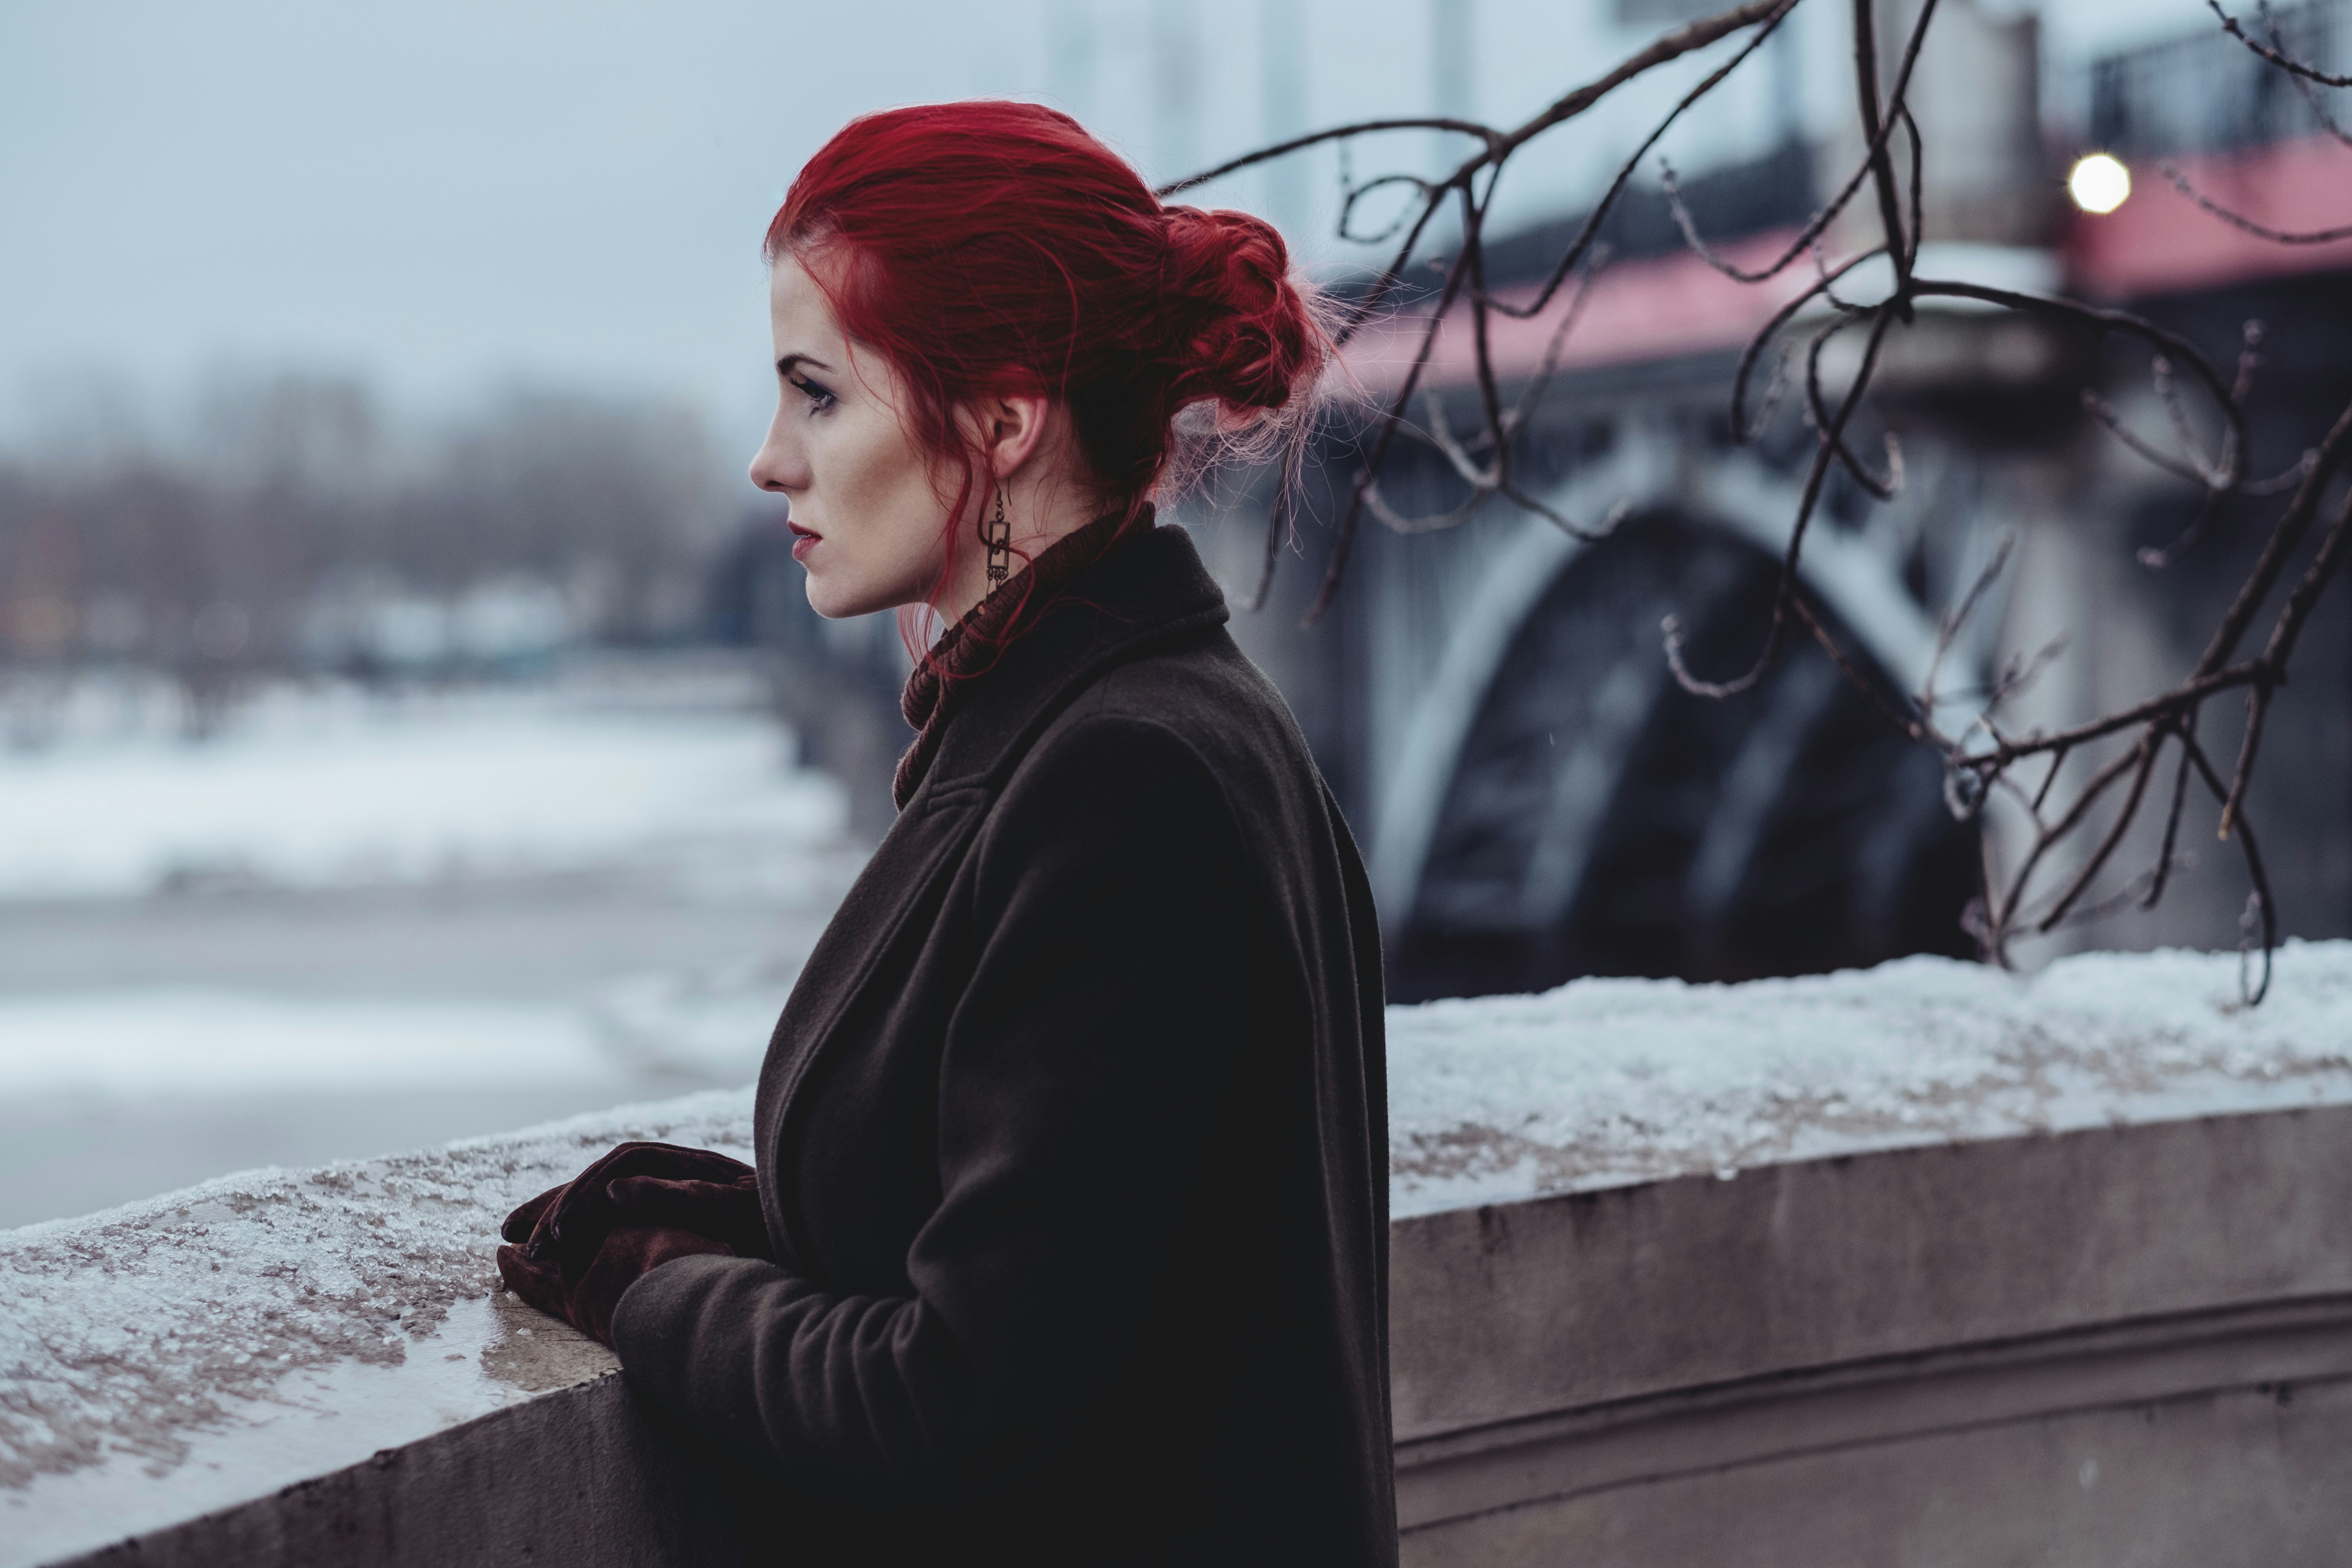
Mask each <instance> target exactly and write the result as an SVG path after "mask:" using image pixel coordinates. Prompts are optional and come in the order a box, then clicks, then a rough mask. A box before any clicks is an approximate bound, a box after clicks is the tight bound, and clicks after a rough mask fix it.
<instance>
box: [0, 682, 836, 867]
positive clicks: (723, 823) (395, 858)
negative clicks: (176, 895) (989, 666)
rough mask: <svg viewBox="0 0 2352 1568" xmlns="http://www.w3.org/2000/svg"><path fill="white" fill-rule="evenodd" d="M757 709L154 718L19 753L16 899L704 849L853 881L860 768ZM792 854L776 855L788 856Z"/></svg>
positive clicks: (533, 694)
mask: <svg viewBox="0 0 2352 1568" xmlns="http://www.w3.org/2000/svg"><path fill="white" fill-rule="evenodd" d="M791 751H792V742H791V738H790V736H789V735H788V734H786V733H785V732H784V731H782V730H780V729H779V728H778V727H777V726H776V725H775V724H774V723H773V722H772V721H769V720H768V719H766V718H765V717H763V716H762V715H761V714H760V713H758V712H756V711H725V710H716V711H714V710H686V711H663V710H658V709H646V708H622V707H615V706H614V705H613V704H612V703H611V702H610V701H609V700H607V701H605V702H603V703H592V702H588V701H584V700H569V699H567V697H566V696H565V694H564V693H562V692H560V691H547V690H539V689H519V690H514V691H485V692H472V693H458V694H444V695H437V696H430V697H425V696H413V697H406V698H399V699H392V698H383V697H375V696H369V695H367V694H364V693H362V692H360V691H358V690H356V689H343V688H329V689H323V690H320V691H315V692H309V693H303V692H295V691H283V692H278V693H274V694H272V696H271V697H270V699H269V700H264V701H260V702H257V703H256V704H255V705H254V706H253V708H252V710H250V711H249V712H247V713H245V714H243V715H241V716H240V718H239V720H238V721H237V722H236V725H235V726H234V727H233V728H232V729H231V730H230V731H227V732H226V733H224V734H223V735H221V736H219V737H216V738H215V739H214V740H211V741H208V742H203V743H197V744H191V743H188V742H183V741H179V740H176V739H173V738H172V737H171V736H170V735H168V734H165V733H162V732H158V731H156V730H155V729H153V728H152V727H151V726H149V725H146V724H144V723H142V724H138V725H135V726H131V727H128V728H126V729H125V730H123V731H121V732H119V733H113V734H108V733H105V732H96V733H90V732H82V733H77V734H75V735H74V736H73V737H71V738H70V739H69V740H68V741H67V742H63V743H60V744H58V745H55V746H52V747H50V748H48V749H47V750H42V751H33V752H9V753H5V754H0V821H5V822H8V823H10V824H12V825H15V826H14V830H13V831H11V832H10V833H9V834H7V835H5V837H0V897H6V898H39V897H109V896H127V895H136V894H143V893H148V892H152V891H155V890H157V889H169V888H173V887H177V886H185V885H191V884H203V883H209V882H230V883H257V884H262V885H268V886H280V887H293V888H316V887H328V886H341V885H350V884H380V883H407V882H419V881H433V880H443V879H464V878H471V877H484V876H513V875H521V874H543V873H548V872H562V871H574V870H581V869H587V868H604V867H609V866H615V865H620V866H628V865H635V864H638V863H653V864H658V865H661V866H663V867H672V866H677V865H680V864H683V865H684V866H685V868H687V869H688V870H692V869H693V868H696V867H697V866H700V867H701V868H703V869H704V870H705V871H707V873H708V874H709V877H711V878H714V879H720V880H723V881H729V882H735V883H741V882H747V881H750V882H757V883H759V884H761V886H762V887H765V886H766V885H768V884H776V883H781V885H782V891H784V892H785V893H787V894H790V893H792V892H793V891H794V890H795V889H796V887H797V886H798V884H799V883H805V884H806V887H805V888H804V889H799V890H801V891H804V892H806V893H808V894H809V895H810V896H821V895H822V894H824V893H827V892H830V893H831V894H833V895H835V896H837V895H838V892H839V887H838V885H837V884H838V883H839V882H840V881H841V878H840V876H839V872H838V868H835V867H831V866H828V865H824V864H821V863H808V864H804V862H811V861H812V857H814V858H815V860H816V861H818V862H821V861H822V860H823V859H824V857H823V856H822V855H820V854H818V853H817V852H819V851H824V850H832V849H837V848H838V841H839V840H840V837H841V834H842V830H843V826H844V824H845V820H846V807H845V799H844V797H843V795H842V791H841V787H840V785H839V784H837V783H835V781H834V780H832V779H830V778H827V777H825V776H824V775H822V774H819V773H807V772H801V771H796V770H794V769H793V767H792V766H791ZM771 862H773V864H771Z"/></svg>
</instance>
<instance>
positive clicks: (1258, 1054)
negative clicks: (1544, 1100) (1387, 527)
mask: <svg viewBox="0 0 2352 1568" xmlns="http://www.w3.org/2000/svg"><path fill="white" fill-rule="evenodd" d="M1225 618H1226V612H1225V605H1224V600H1223V595H1221V594H1220V593H1219V592H1218V590H1217V587H1216V584H1214V583H1213V581H1212V580H1211V579H1210V577H1209V576H1208V574H1206V573H1205V572H1204V571H1203V570H1202V565H1201V562H1200V558H1199V556H1198V555H1197V554H1195V552H1193V549H1192V542H1190V540H1188V539H1187V538H1186V537H1185V535H1184V534H1183V533H1182V532H1181V531H1179V530H1177V529H1173V528H1150V529H1146V530H1145V531H1142V532H1140V533H1139V534H1136V535H1134V536H1132V537H1130V538H1129V539H1128V540H1126V541H1124V542H1120V543H1118V544H1117V545H1115V546H1113V547H1112V548H1111V549H1110V550H1109V552H1108V553H1107V554H1106V555H1104V556H1103V557H1102V558H1101V559H1100V560H1098V561H1097V562H1095V563H1093V564H1091V565H1088V566H1086V567H1083V568H1081V569H1079V570H1078V572H1077V573H1076V574H1074V575H1073V576H1072V577H1071V579H1070V580H1069V581H1068V583H1067V584H1066V586H1065V588H1064V590H1063V594H1062V595H1061V596H1060V598H1059V600H1058V601H1057V602H1056V604H1055V607H1054V608H1053V609H1051V610H1050V611H1049V612H1048V613H1047V614H1046V615H1045V616H1044V617H1043V618H1042V620H1040V621H1039V622H1038V624H1037V625H1036V626H1035V627H1034V629H1033V630H1031V631H1030V632H1028V633H1027V634H1026V635H1025V636H1024V637H1022V638H1021V639H1020V640H1018V641H1017V642H1015V643H1014V644H1013V646H1012V647H1010V648H1009V649H1007V650H1006V651H1005V653H1004V654H1003V657H1002V658H1001V659H1000V660H999V662H998V663H997V665H996V668H993V669H992V670H990V671H989V672H988V673H987V674H986V675H984V676H982V677H981V678H979V679H977V680H975V681H974V682H973V684H972V685H971V687H969V688H968V689H967V690H966V691H965V692H964V693H963V694H962V700H961V706H960V707H958V708H957V709H956V710H955V711H954V712H953V714H952V716H951V718H950V720H949V721H948V723H947V726H946V730H945V732H944V735H943V737H942V739H941V743H940V750H939V752H938V755H937V758H936V760H935V761H934V762H933V763H932V765H931V767H930V769H929V772H928V773H926V775H925V776H924V778H923V780H922V783H921V784H920V785H919V787H918V789H917V790H916V792H915V794H914V795H913V796H912V798H911V799H910V800H909V801H908V805H907V808H906V810H905V812H904V813H903V814H902V815H901V816H899V818H898V822H897V824H896V825H895V826H893V827H892V828H891V830H890V832H889V834H888V836H887V837H885V838H884V839H883V841H882V844H881V846H880V847H879V848H877V850H876V852H875V855H874V858H873V860H872V861H871V863H870V864H869V865H868V866H867V867H866V872H865V874H864V875H863V876H862V877H861V878H860V879H858V881H857V884H856V887H855V888H854V889H851V891H850V893H849V895H848V898H847V899H846V900H845V902H844V904H843V905H842V909H841V911H840V913H839V914H838V915H837V916H836V917H835V920H834V921H833V924H832V926H831V927H830V928H829V929H828V930H827V931H826V932H825V934H824V938H823V939H822V940H821V941H820V942H818V944H817V946H816V949H815V951H814V952H813V953H812V954H811V955H810V958H809V961H808V964H807V967H806V969H805V970H804V971H803V974H802V978H801V981H800V984H799V985H798V986H797V987H796V988H795V989H794V991H793V996H792V999H791V1001H790V1002H789V1003H788V1004H787V1005H786V1006H785V1008H784V1013H783V1016H782V1020H781V1021H780V1022H779V1023H778V1025H777V1026H776V1033H775V1037H774V1039H773V1041H772V1044H771V1045H770V1047H769V1051H768V1058H767V1062H766V1065H765V1067H764V1068H762V1070H761V1076H760V1087H759V1099H758V1111H757V1121H756V1126H757V1137H758V1148H759V1157H758V1165H759V1184H760V1194H761V1201H762V1205H763V1206H764V1209H765V1213H766V1216H767V1223H768V1229H769V1232H770V1235H771V1237H772V1241H773V1244H774V1247H775V1253H776V1258H777V1259H778V1261H776V1262H775V1263H769V1262H766V1261H764V1260H761V1259H755V1258H719V1257H695V1258H681V1259H678V1260H677V1261H675V1262H671V1263H667V1264H665V1265H663V1266H662V1267H660V1268H656V1269H655V1270H653V1271H652V1272H651V1273H649V1274H647V1275H646V1276H645V1278H643V1279H640V1280H639V1281H637V1283H636V1284H635V1285H634V1286H632V1287H631V1288H630V1289H629V1290H628V1292H627V1294H625V1296H624V1297H623V1298H622V1300H621V1303H620V1307H619V1310H618V1312H617V1313H616V1315H615V1317H614V1342H615V1343H616V1345H617V1346H618V1348H619V1351H620V1355H621V1361H622V1364H623V1366H624V1367H625V1370H626V1372H627V1375H628V1378H629V1381H630V1383H631V1384H632V1385H633V1386H634V1387H635V1389H637V1390H638V1391H639V1392H640V1393H641V1394H643V1395H644V1397H646V1399H647V1400H649V1401H650V1402H651V1403H652V1404H653V1405H655V1406H656V1410H657V1411H658V1412H659V1413H661V1414H662V1415H665V1416H666V1417H667V1418H668V1419H669V1420H670V1421H671V1422H672V1423H673V1424H675V1425H676V1426H678V1427H680V1428H682V1429H684V1430H685V1431H687V1432H688V1433H690V1434H692V1435H694V1436H697V1437H698V1438H699V1439H701V1440H702V1441H703V1442H705V1443H707V1444H709V1446H711V1447H713V1448H715V1449H716V1450H718V1451H719V1453H720V1454H721V1455H723V1456H726V1457H728V1458H731V1459H732V1460H734V1461H735V1462H736V1463H737V1464H738V1465H739V1466H740V1468H742V1469H743V1470H744V1471H745V1472H746V1474H747V1476H748V1477H749V1478H750V1479H748V1480H747V1483H746V1491H747V1495H748V1497H749V1498H750V1502H749V1504H748V1506H749V1507H750V1508H751V1510H752V1516H751V1517H752V1522H751V1530H752V1531H753V1534H754V1537H755V1539H756V1540H758V1541H759V1542H761V1543H762V1546H763V1548H764V1547H767V1546H770V1545H772V1549H773V1550H774V1552H775V1554H776V1560H777V1561H779V1562H782V1563H793V1564H814V1563H832V1562H836V1561H838V1562H856V1563H879V1562H896V1561H921V1562H941V1563H960V1562H980V1561H1018V1562H1022V1563H1037V1564H1045V1563H1120V1564H1128V1563H1184V1564H1203V1563H1219V1564H1231V1563H1280V1564H1284V1565H1286V1568H1297V1565H1300V1564H1308V1563H1345V1564H1357V1563H1394V1562H1395V1560H1396V1552H1397V1546H1396V1516H1395V1499H1394V1492H1393V1485H1392V1479H1391V1457H1390V1453H1391V1451H1390V1427H1389V1405H1388V1353H1387V1278H1388V1274H1387V1269H1388V1181H1387V1172H1388V1160H1387V1155H1388V1142H1387V1094H1386V1084H1385V1066H1384V1061H1383V1054H1382V1053H1383V1039H1382V1033H1381V981H1380V973H1381V966H1380V949H1379V937H1378V932H1377V931H1376V930H1375V927H1374V923H1373V915H1372V906H1371V899H1370V890H1369V889H1368V888H1367V886H1366V883H1365V879H1364V874H1363V868H1362V866H1361V863H1360V861H1359V859H1358V858H1357V854H1356V849H1355V846H1354V844H1353V843H1352V841H1351V840H1350V839H1349V835H1348V830H1347V828H1346V826H1344V825H1343V824H1342V823H1341V821H1340V818H1339V811H1338V809H1337V807H1336V806H1335V805H1333V804H1332V801H1331V797H1330V795H1329V794H1328V791H1326V789H1325V788H1324V786H1323V784H1322V780H1321V778H1320V776H1319V775H1318V773H1317V772H1316V770H1315V766H1314V763H1312V761H1311V760H1310V759H1309V758H1308V755H1307V749H1306V746H1305V744H1304V743H1303V742H1302V741H1301V740H1300V738H1299V735H1298V731H1297V728H1296V726H1295V725H1294V724H1293V722H1292V721H1291V718H1290V714H1289V711H1288V710H1287V709H1286V707H1285V706H1284V704H1283V702H1282V700H1281V698H1280V697H1279V696H1278V695H1276V692H1275V690H1274V689H1273V688H1272V686H1271V685H1269V684H1268V683H1267V681H1266V680H1265V677H1264V676H1262V675H1261V674H1260V673H1259V672H1258V670H1257V669H1256V668H1255V667H1254V666H1253V665H1252V664H1251V663H1250V662H1249V660H1248V659H1247V658H1244V657H1243V655H1242V653H1241V651H1240V649H1239V648H1237V647H1234V642H1233V639H1232V638H1231V637H1229V636H1227V634H1226V632H1225V630H1224V626H1223V623H1224V621H1225Z"/></svg>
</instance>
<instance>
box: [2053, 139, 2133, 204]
mask: <svg viewBox="0 0 2352 1568" xmlns="http://www.w3.org/2000/svg"><path fill="white" fill-rule="evenodd" d="M2066 194H2067V195H2070V196H2072V197H2074V205H2076V206H2078V207H2081V208H2082V209H2083V210H2084V212H2086V213H2111V212H2113V211H2115V210H2116V208H2117V207H2119V206H2121V205H2124V203H2125V202H2126V201H2127V200H2128V199H2130V196H2131V171H2130V170H2129V169H2126V168H2125V167H2124V165H2123V161H2122V160H2121V159H2119V158H2116V157H2114V156H2111V155H2110V154H2108V153H2090V154H2088V155H2086V156H2084V157H2081V158H2077V159H2076V160H2075V161H2074V170H2073V171H2072V172H2071V173H2070V174H2067V176H2066Z"/></svg>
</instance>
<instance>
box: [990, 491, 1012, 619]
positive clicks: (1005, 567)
mask: <svg viewBox="0 0 2352 1568" xmlns="http://www.w3.org/2000/svg"><path fill="white" fill-rule="evenodd" d="M1012 572H1013V525H1012V524H1011V523H1009V522H1007V521H1005V520H1004V487H1003V485H999V486H997V487H996V515H995V516H994V517H993V518H991V519H990V520H989V523H988V586H989V589H990V591H991V592H993V591H994V590H996V589H998V588H1001V587H1003V585H1004V579H1005V578H1006V577H1008V576H1010V575H1011V574H1012Z"/></svg>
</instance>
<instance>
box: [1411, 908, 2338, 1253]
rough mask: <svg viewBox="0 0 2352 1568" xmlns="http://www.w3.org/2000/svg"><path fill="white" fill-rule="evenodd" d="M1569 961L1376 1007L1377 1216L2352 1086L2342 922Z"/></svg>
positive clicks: (2272, 1102)
mask: <svg viewBox="0 0 2352 1568" xmlns="http://www.w3.org/2000/svg"><path fill="white" fill-rule="evenodd" d="M2239 994H2240V993H2239V960H2238V955H2237V954H2235V953H2194V952H2152V953H2084V954H2080V955H2078V956H2076V957H2073V958H2068V959H2062V960H2060V961H2059V962H2058V963H2053V964H2052V965H2051V966H2050V967H2049V968H2048V969H2047V970H2045V971H2043V972H2042V973H2041V974H2039V975H2036V976H2034V977H2032V978H2031V979H2027V978H2023V977H2021V976H2017V975H2013V974H2008V973H2002V972H2000V971H1999V970H1995V969H1989V968H1986V967H1984V966H1982V965H1979V964H1973V963H1958V962H1955V961H1953V960H1950V959H1942V958H1909V959H1902V960H1899V961H1897V962H1895V963H1887V964H1883V965H1881V966H1880V967H1878V968H1876V969H1870V970H1858V971H1852V972H1848V973H1840V974H1824V975H1813V976H1807V977H1804V978H1801V979H1792V980H1759V981H1750V982H1748V983H1747V984H1740V985H1687V984H1683V983H1681V982H1679V981H1659V980H1580V981H1575V982H1572V983H1571V984H1567V985H1563V986H1561V987H1560V988H1559V989H1558V990H1556V991H1550V992H1547V993H1545V994H1542V995H1538V996H1489V997H1479V998H1476V999H1473V1000H1468V1001H1456V1002H1433V1003H1428V1004H1426V1005H1422V1006H1418V1007H1392V1008H1391V1009H1390V1010H1389V1116H1390V1130H1389V1131H1390V1143H1389V1149H1390V1172H1391V1203H1392V1212H1393V1213H1394V1215H1395V1216H1396V1217H1398V1218H1403V1217H1405V1216H1407V1215H1417V1214H1428V1213H1433V1212H1435V1211H1438V1210H1442V1209H1450V1208H1460V1207H1465V1206H1469V1205H1478V1204H1489V1203H1505V1202H1512V1201H1517V1200H1520V1199H1525V1198H1530V1197H1536V1196H1539V1195H1541V1194H1546V1193H1557V1192H1579V1191H1590V1190H1592V1189H1594V1188H1600V1187H1612V1186H1622V1185H1625V1184H1631V1183H1636V1182H1644V1181H1654V1180H1658V1179H1661V1178H1664V1177H1669V1176H1681V1175H1694V1174H1700V1173H1706V1172H1714V1173H1717V1174H1721V1175H1725V1176H1729V1175H1732V1174H1735V1173H1737V1172H1738V1170H1739V1169H1740V1168H1742V1167H1744V1166H1752V1165H1757V1164H1763V1163H1784V1162H1788V1161H1794V1160H1810V1159H1818V1158H1822V1157H1824V1156H1829V1155H1834V1154H1850V1153H1856V1152H1864V1151H1866V1150H1873V1149H1891V1148H1900V1147H1904V1146H1906V1145H1916V1144H1926V1143H1940V1142H1967V1141H1973V1140H1978V1139H1987V1138H2011V1137H2018V1136H2022V1135H2030V1134H2034V1133H2042V1132H2057V1131H2070V1130H2074V1129H2077V1128H2084V1127H2096V1126H2104V1125H2108V1124H2117V1125H2122V1124H2128V1123H2133V1122H2144V1121H2173V1120H2179V1119H2183V1118H2189V1117H2197V1116H2210V1115H2217V1114H2224V1113H2229V1112H2236V1111H2248V1110H2273V1109H2281V1108H2285V1107H2289V1106H2299V1105H2315V1104H2330V1103H2343V1102H2347V1101H2352V942H2289V943H2288V944H2287V945H2286V946H2285V947H2284V948H2283V949H2281V950H2280V952H2279V953H2278V955H2277V970H2276V978H2275V980H2274V981H2273V984H2272V987H2271V993H2270V996H2269V999H2268V1000H2267V1001H2265V1002H2263V1005H2261V1006H2259V1007H2252V1008H2248V1007H2244V1006H2242V1005H2240V1003H2239Z"/></svg>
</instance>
